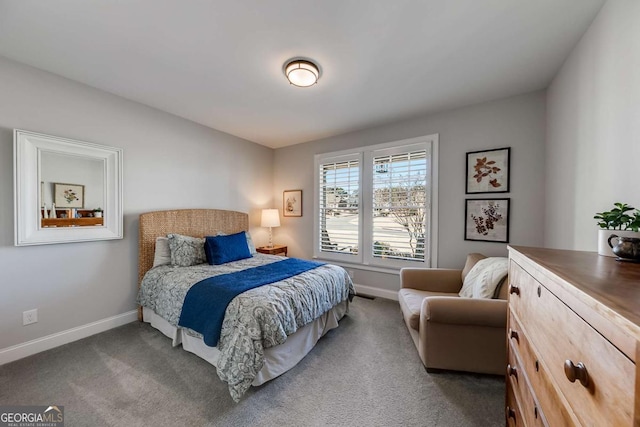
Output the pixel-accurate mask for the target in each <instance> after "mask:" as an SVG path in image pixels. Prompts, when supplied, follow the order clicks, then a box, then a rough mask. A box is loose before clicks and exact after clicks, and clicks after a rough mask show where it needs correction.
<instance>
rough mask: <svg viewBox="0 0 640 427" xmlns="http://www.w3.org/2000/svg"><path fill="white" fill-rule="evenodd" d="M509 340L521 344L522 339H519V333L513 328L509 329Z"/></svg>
mask: <svg viewBox="0 0 640 427" xmlns="http://www.w3.org/2000/svg"><path fill="white" fill-rule="evenodd" d="M509 338H512V339H514V340H516V341H518V343H520V337H518V331H514V330H513V329H511V328H509Z"/></svg>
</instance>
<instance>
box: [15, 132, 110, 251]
mask: <svg viewBox="0 0 640 427" xmlns="http://www.w3.org/2000/svg"><path fill="white" fill-rule="evenodd" d="M42 152H52V153H56V154H62V155H72V156H77V157H86V158H90V159H91V160H101V161H102V162H103V164H104V182H103V183H104V195H105V197H104V225H103V226H86V227H85V226H83V227H51V228H48V227H41V223H40V209H41V206H42V201H41V200H40V197H41V196H40V170H41V169H40V166H41V165H40V155H41V153H42ZM13 160H14V165H13V166H14V222H15V223H14V225H15V236H14V237H15V241H14V242H15V246H29V245H47V244H53V243H72V242H87V241H93V240H111V239H122V237H123V227H122V149H120V148H114V147H109V146H105V145H99V144H93V143H90V142H84V141H75V140H72V139H65V138H59V137H56V136H50V135H43V134H39V133H35V132H29V131H24V130H19V129H14V131H13Z"/></svg>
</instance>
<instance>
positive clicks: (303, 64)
mask: <svg viewBox="0 0 640 427" xmlns="http://www.w3.org/2000/svg"><path fill="white" fill-rule="evenodd" d="M284 75H285V76H287V80H289V83H291V84H292V85H294V86H298V87H309V86H313V85H314V84H316V83H318V78H319V77H320V69H319V68H318V66H317V65H316V64H314V63H313V62H311V61H308V60H306V59H293V60H289V61H287V62H286V63H285V66H284Z"/></svg>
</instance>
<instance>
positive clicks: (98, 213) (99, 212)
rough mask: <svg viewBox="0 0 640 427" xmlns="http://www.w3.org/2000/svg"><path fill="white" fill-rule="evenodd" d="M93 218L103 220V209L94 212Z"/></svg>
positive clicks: (96, 209)
mask: <svg viewBox="0 0 640 427" xmlns="http://www.w3.org/2000/svg"><path fill="white" fill-rule="evenodd" d="M93 216H94V217H96V218H102V208H95V209H94V210H93Z"/></svg>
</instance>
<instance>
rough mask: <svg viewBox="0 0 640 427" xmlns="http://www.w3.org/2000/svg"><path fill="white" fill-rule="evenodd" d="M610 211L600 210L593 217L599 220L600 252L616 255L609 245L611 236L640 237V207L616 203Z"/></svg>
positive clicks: (601, 253)
mask: <svg viewBox="0 0 640 427" xmlns="http://www.w3.org/2000/svg"><path fill="white" fill-rule="evenodd" d="M613 205H614V208H613V209H611V210H610V211H604V212H598V213H596V214H595V216H594V217H593V218H594V219H597V220H598V226H599V227H600V230H598V253H599V254H600V255H606V256H612V257H614V256H616V255H615V254H614V253H613V252H612V251H611V247H610V246H609V243H608V240H609V236H611V235H612V234H615V235H617V236H620V237H640V231H639V230H640V209H636V208H634V207H633V206H630V205H628V204H626V203H614V204H613Z"/></svg>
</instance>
